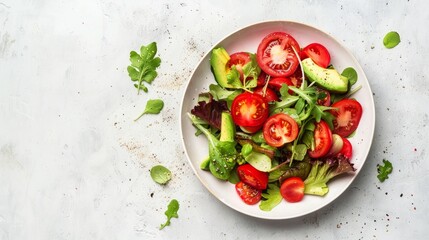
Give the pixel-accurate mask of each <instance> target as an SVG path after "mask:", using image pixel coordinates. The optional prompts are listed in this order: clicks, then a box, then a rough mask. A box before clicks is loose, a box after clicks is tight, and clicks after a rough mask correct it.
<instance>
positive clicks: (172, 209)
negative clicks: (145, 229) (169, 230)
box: [159, 199, 180, 229]
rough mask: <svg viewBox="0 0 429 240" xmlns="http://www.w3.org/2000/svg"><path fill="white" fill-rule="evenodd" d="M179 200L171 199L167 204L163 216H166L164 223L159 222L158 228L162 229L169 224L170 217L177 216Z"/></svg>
mask: <svg viewBox="0 0 429 240" xmlns="http://www.w3.org/2000/svg"><path fill="white" fill-rule="evenodd" d="M179 207H180V205H179V202H178V201H177V200H176V199H173V200H171V202H170V203H169V204H168V208H167V211H165V213H164V214H165V216H167V221H166V222H165V223H164V224H161V227H160V228H159V229H163V228H164V227H166V226H170V220H171V219H172V218H179V215H178V214H177V212H178V211H179Z"/></svg>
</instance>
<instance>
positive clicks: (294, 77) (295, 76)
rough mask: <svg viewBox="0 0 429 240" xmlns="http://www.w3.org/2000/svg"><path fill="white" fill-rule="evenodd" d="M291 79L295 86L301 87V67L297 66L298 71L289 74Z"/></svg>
mask: <svg viewBox="0 0 429 240" xmlns="http://www.w3.org/2000/svg"><path fill="white" fill-rule="evenodd" d="M289 78H290V81H291V82H292V84H293V85H294V86H295V87H301V83H302V71H301V68H300V67H299V68H297V69H296V71H295V72H294V73H293V74H292V75H290V76H289Z"/></svg>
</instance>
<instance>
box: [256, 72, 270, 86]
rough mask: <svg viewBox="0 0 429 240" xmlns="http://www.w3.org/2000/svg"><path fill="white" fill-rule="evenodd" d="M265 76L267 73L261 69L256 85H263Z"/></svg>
mask: <svg viewBox="0 0 429 240" xmlns="http://www.w3.org/2000/svg"><path fill="white" fill-rule="evenodd" d="M267 76H268V75H267V74H266V73H265V72H264V71H261V73H260V74H259V76H258V82H257V86H258V87H263V86H264V85H265V82H266V78H267Z"/></svg>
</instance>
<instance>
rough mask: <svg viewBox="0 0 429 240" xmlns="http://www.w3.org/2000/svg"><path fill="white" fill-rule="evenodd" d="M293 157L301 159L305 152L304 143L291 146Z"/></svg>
mask: <svg viewBox="0 0 429 240" xmlns="http://www.w3.org/2000/svg"><path fill="white" fill-rule="evenodd" d="M292 154H293V159H295V160H298V161H302V160H303V159H304V157H305V155H306V154H307V146H306V145H305V144H296V145H293V146H292Z"/></svg>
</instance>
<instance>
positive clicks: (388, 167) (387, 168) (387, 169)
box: [377, 159, 393, 182]
mask: <svg viewBox="0 0 429 240" xmlns="http://www.w3.org/2000/svg"><path fill="white" fill-rule="evenodd" d="M383 163H384V166H382V165H379V164H377V172H378V175H377V178H378V179H379V180H380V182H384V180H386V179H388V178H389V176H388V175H389V174H390V173H392V171H393V166H392V163H391V162H389V161H388V160H386V159H383Z"/></svg>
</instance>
